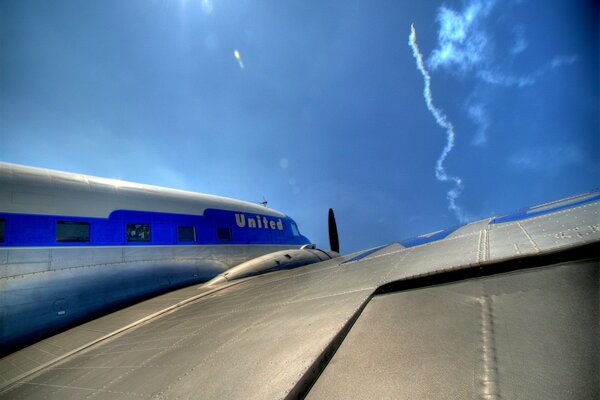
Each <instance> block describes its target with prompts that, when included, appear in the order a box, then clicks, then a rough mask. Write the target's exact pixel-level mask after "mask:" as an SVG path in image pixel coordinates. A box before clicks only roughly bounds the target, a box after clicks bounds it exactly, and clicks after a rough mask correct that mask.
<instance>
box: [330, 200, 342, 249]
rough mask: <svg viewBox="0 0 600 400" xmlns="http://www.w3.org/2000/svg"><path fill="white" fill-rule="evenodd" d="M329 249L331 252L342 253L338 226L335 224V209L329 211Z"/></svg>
mask: <svg viewBox="0 0 600 400" xmlns="http://www.w3.org/2000/svg"><path fill="white" fill-rule="evenodd" d="M328 225H329V247H330V248H331V251H335V252H336V253H339V252H340V239H339V237H338V230H337V224H336V223H335V215H333V209H332V208H330V209H329V224H328Z"/></svg>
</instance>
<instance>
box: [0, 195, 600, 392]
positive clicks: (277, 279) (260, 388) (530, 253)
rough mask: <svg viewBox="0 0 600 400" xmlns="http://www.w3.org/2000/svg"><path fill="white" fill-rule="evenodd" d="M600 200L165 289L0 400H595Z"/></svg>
mask: <svg viewBox="0 0 600 400" xmlns="http://www.w3.org/2000/svg"><path fill="white" fill-rule="evenodd" d="M598 200H599V198H598V194H597V193H596V194H591V195H588V196H587V197H577V198H572V199H567V200H565V201H563V202H558V203H552V204H548V205H544V206H540V207H537V208H532V209H529V210H526V211H523V212H521V213H520V214H514V215H511V216H504V217H498V218H495V219H489V220H485V221H480V222H477V223H473V224H469V225H466V226H464V227H461V228H458V229H456V230H450V231H443V232H436V233H434V234H431V235H425V236H422V237H420V238H415V239H413V240H412V241H405V242H401V243H396V244H391V245H389V246H384V247H380V248H377V249H373V250H370V251H366V252H363V253H358V254H353V255H349V256H346V257H340V258H337V259H334V260H330V261H326V262H322V263H319V264H313V265H310V266H306V267H302V268H298V269H294V270H288V271H279V272H275V273H270V274H266V275H262V276H257V277H253V278H249V279H246V280H241V281H238V282H232V283H229V284H227V285H225V286H223V287H220V288H216V289H212V288H211V289H209V288H206V287H203V286H200V287H198V286H194V287H189V288H186V289H182V290H179V291H176V292H173V293H169V294H167V295H164V296H160V297H157V298H155V299H152V300H149V301H147V302H144V303H140V304H138V305H136V306H133V307H130V308H128V309H125V310H121V311H119V312H116V313H113V314H111V315H108V316H105V317H103V318H100V319H98V320H96V321H92V322H90V323H88V324H85V325H82V326H80V327H78V328H75V329H72V330H70V331H66V332H63V333H61V334H59V335H56V336H54V337H52V338H49V339H47V340H45V341H42V342H40V343H38V344H36V345H34V346H31V347H29V348H27V349H23V350H21V351H19V352H17V353H13V354H11V355H10V356H7V357H5V358H4V359H2V360H0V376H1V377H2V380H3V382H2V385H3V386H4V389H3V391H2V392H1V394H0V398H7V399H8V398H10V399H30V398H57V399H58V398H60V399H81V398H88V397H89V398H95V399H104V398H110V399H113V398H156V399H180V398H181V399H183V398H244V399H246V398H256V399H265V398H269V399H270V398H296V397H304V396H306V397H308V398H315V399H318V398H328V399H329V398H456V399H471V398H483V399H500V398H503V399H511V398H514V399H519V398H528V399H538V398H539V399H564V398H577V399H579V398H598V397H599V395H600V393H599V387H598V376H599V357H598V355H599V352H598V349H599V332H598V330H599V320H598V305H599V258H598V254H599V252H598V248H599V247H598V246H599V241H600V217H599V212H600V202H599V201H598Z"/></svg>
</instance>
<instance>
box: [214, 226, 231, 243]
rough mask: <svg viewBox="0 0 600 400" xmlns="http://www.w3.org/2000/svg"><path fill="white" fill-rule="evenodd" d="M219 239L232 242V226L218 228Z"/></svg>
mask: <svg viewBox="0 0 600 400" xmlns="http://www.w3.org/2000/svg"><path fill="white" fill-rule="evenodd" d="M217 239H219V241H220V242H231V241H232V240H233V236H232V234H231V228H225V227H220V228H217Z"/></svg>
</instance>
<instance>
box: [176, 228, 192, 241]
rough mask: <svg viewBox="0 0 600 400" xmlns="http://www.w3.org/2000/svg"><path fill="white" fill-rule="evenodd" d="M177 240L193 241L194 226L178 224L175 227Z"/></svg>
mask: <svg viewBox="0 0 600 400" xmlns="http://www.w3.org/2000/svg"><path fill="white" fill-rule="evenodd" d="M177 242H179V243H195V242H196V227H195V226H189V225H179V226H178V227H177Z"/></svg>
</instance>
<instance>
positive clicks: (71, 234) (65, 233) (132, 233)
mask: <svg viewBox="0 0 600 400" xmlns="http://www.w3.org/2000/svg"><path fill="white" fill-rule="evenodd" d="M5 222H6V221H5V220H4V219H0V243H4V228H5ZM126 236H127V241H128V242H150V241H151V240H152V230H151V228H150V225H149V224H127V234H126ZM217 238H218V239H219V240H221V241H224V242H230V241H231V240H232V236H231V228H217ZM56 241H57V242H89V241H90V223H89V222H74V221H58V222H57V223H56ZM177 241H178V242H184V243H185V242H195V241H196V227H195V226H178V227H177Z"/></svg>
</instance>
